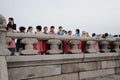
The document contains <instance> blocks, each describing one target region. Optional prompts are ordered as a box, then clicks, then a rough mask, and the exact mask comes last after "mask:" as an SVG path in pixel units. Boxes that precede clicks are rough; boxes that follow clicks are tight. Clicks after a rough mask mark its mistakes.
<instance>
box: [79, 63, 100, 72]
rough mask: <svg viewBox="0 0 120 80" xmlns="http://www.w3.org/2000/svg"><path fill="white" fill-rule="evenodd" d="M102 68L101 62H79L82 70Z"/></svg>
mask: <svg viewBox="0 0 120 80" xmlns="http://www.w3.org/2000/svg"><path fill="white" fill-rule="evenodd" d="M100 68H101V62H88V63H79V69H80V71H88V70H98V69H100Z"/></svg>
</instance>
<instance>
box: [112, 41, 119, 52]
mask: <svg viewBox="0 0 120 80" xmlns="http://www.w3.org/2000/svg"><path fill="white" fill-rule="evenodd" d="M113 44H114V49H113V50H114V51H115V52H119V51H120V48H119V46H120V41H119V39H117V40H116V41H115V42H113Z"/></svg>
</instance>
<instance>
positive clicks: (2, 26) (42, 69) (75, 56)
mask: <svg viewBox="0 0 120 80" xmlns="http://www.w3.org/2000/svg"><path fill="white" fill-rule="evenodd" d="M11 39H22V40H21V42H22V43H24V44H25V50H22V51H21V54H23V55H22V56H9V55H10V54H11V53H10V51H9V50H8V48H7V45H8V44H7V43H9V42H10V41H11ZM38 40H45V41H46V43H47V44H49V45H50V49H49V50H47V53H49V54H60V53H63V50H61V49H59V46H58V45H60V44H62V42H63V41H65V40H68V41H69V42H68V43H69V44H70V46H71V49H70V50H69V53H72V54H67V55H63V54H61V55H33V56H31V54H37V53H38V51H37V50H34V48H33V44H35V43H37V42H38ZM80 42H85V43H86V50H85V51H86V52H87V53H91V54H79V53H82V51H81V49H78V44H80ZM96 42H98V43H99V45H100V51H101V52H103V53H104V54H94V53H96V52H97V51H96V49H95V47H94V46H95V43H96ZM110 44H112V45H113V46H114V47H112V48H109V45H110ZM119 46H120V38H108V39H95V38H91V37H86V38H85V37H75V36H58V35H45V34H41V35H37V34H24V33H8V32H7V31H6V21H5V18H4V17H3V16H1V15H0V80H58V79H59V80H82V79H88V78H93V77H98V76H104V75H109V74H117V73H120V54H119V52H120V48H119ZM110 49H112V50H113V51H115V52H114V53H111V54H109V53H110ZM24 55H25V56H24ZM86 75H87V76H86ZM8 78H9V79H8Z"/></svg>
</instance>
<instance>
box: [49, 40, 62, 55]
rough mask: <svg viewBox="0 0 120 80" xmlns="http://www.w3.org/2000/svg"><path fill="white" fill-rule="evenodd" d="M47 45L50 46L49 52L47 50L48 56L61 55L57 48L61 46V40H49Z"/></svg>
mask: <svg viewBox="0 0 120 80" xmlns="http://www.w3.org/2000/svg"><path fill="white" fill-rule="evenodd" d="M47 44H50V50H47V53H50V54H59V53H62V52H63V51H62V50H60V49H59V48H58V47H59V45H60V44H62V41H61V40H57V39H49V40H48V41H47Z"/></svg>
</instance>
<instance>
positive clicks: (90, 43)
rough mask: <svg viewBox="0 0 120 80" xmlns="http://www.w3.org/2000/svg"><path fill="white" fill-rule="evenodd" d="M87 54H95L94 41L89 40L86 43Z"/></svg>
mask: <svg viewBox="0 0 120 80" xmlns="http://www.w3.org/2000/svg"><path fill="white" fill-rule="evenodd" d="M86 44H87V50H86V51H87V52H89V53H95V52H97V51H96V49H95V44H96V41H93V40H90V41H87V43H86Z"/></svg>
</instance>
